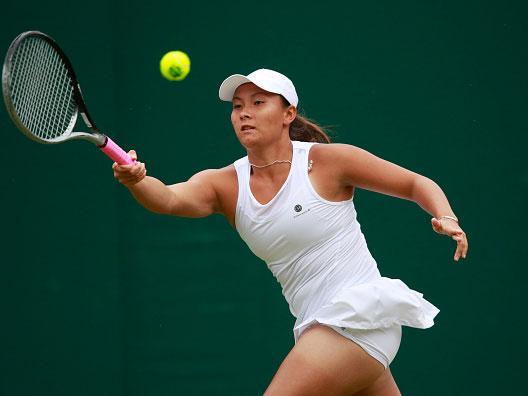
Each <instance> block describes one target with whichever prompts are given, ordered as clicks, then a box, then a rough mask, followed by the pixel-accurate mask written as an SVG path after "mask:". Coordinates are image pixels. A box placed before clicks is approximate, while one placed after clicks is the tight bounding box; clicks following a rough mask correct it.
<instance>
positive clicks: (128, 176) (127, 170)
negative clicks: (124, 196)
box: [112, 150, 147, 186]
mask: <svg viewBox="0 0 528 396" xmlns="http://www.w3.org/2000/svg"><path fill="white" fill-rule="evenodd" d="M128 155H130V157H131V158H132V159H134V160H136V159H137V155H136V152H135V151H134V150H131V151H129V152H128ZM112 169H113V171H114V177H115V178H116V179H117V180H119V182H120V183H121V184H124V185H125V186H127V185H133V184H136V183H138V182H140V181H141V180H143V178H144V177H145V176H146V174H147V170H146V168H145V164H144V163H142V162H135V163H133V164H130V165H119V164H117V163H115V162H114V164H113V165H112Z"/></svg>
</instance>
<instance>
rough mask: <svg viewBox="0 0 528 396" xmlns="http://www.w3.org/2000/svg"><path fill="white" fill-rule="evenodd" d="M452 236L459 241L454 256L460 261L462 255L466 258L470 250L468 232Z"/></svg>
mask: <svg viewBox="0 0 528 396" xmlns="http://www.w3.org/2000/svg"><path fill="white" fill-rule="evenodd" d="M452 238H453V239H454V240H455V241H457V249H456V251H455V257H454V259H455V261H458V260H459V259H460V257H462V258H464V259H465V258H466V255H467V251H468V241H467V237H466V234H465V233H464V232H463V231H462V232H459V233H457V234H456V235H453V236H452Z"/></svg>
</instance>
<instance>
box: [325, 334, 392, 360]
mask: <svg viewBox="0 0 528 396" xmlns="http://www.w3.org/2000/svg"><path fill="white" fill-rule="evenodd" d="M325 326H328V327H330V328H332V329H334V330H335V331H337V332H338V333H339V334H341V335H342V336H344V337H346V338H348V339H349V340H352V341H354V342H355V343H356V344H358V345H359V346H360V347H361V348H363V349H364V350H365V352H367V353H368V354H369V355H370V356H372V357H373V358H375V359H376V360H378V361H380V362H381V364H383V366H385V369H387V367H388V366H389V365H390V364H391V362H392V361H393V360H394V358H395V357H396V353H397V352H398V349H399V348H400V343H401V337H402V327H401V325H395V326H392V327H386V328H379V329H372V330H371V329H369V330H361V329H350V328H344V327H337V326H329V325H325Z"/></svg>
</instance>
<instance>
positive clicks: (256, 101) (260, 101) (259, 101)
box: [255, 100, 264, 105]
mask: <svg viewBox="0 0 528 396" xmlns="http://www.w3.org/2000/svg"><path fill="white" fill-rule="evenodd" d="M261 103H264V101H263V100H255V104H256V105H259V104H261Z"/></svg>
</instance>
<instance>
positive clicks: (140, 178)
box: [112, 151, 220, 217]
mask: <svg viewBox="0 0 528 396" xmlns="http://www.w3.org/2000/svg"><path fill="white" fill-rule="evenodd" d="M129 155H130V156H131V157H132V158H133V159H136V153H135V152H134V151H130V152H129ZM112 168H113V170H114V177H115V178H116V179H118V180H119V182H120V183H121V184H123V185H124V186H125V187H127V188H128V189H129V191H130V192H131V194H132V195H133V196H134V198H135V199H136V201H138V203H140V204H141V205H142V206H144V207H145V208H146V209H148V210H150V211H152V212H155V213H160V214H170V215H174V216H182V217H205V216H209V215H211V214H213V213H218V212H219V207H220V205H219V202H218V197H217V194H216V191H215V187H214V184H213V179H214V176H215V173H216V172H218V171H217V170H214V169H209V170H205V171H202V172H199V173H197V174H196V175H194V176H193V177H191V178H190V179H189V180H188V181H186V182H183V183H177V184H174V185H170V186H167V185H165V184H164V183H162V182H161V181H160V180H158V179H156V178H155V177H151V176H146V169H145V165H144V164H143V163H141V162H136V163H135V164H134V165H118V164H115V163H114V165H113V166H112Z"/></svg>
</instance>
